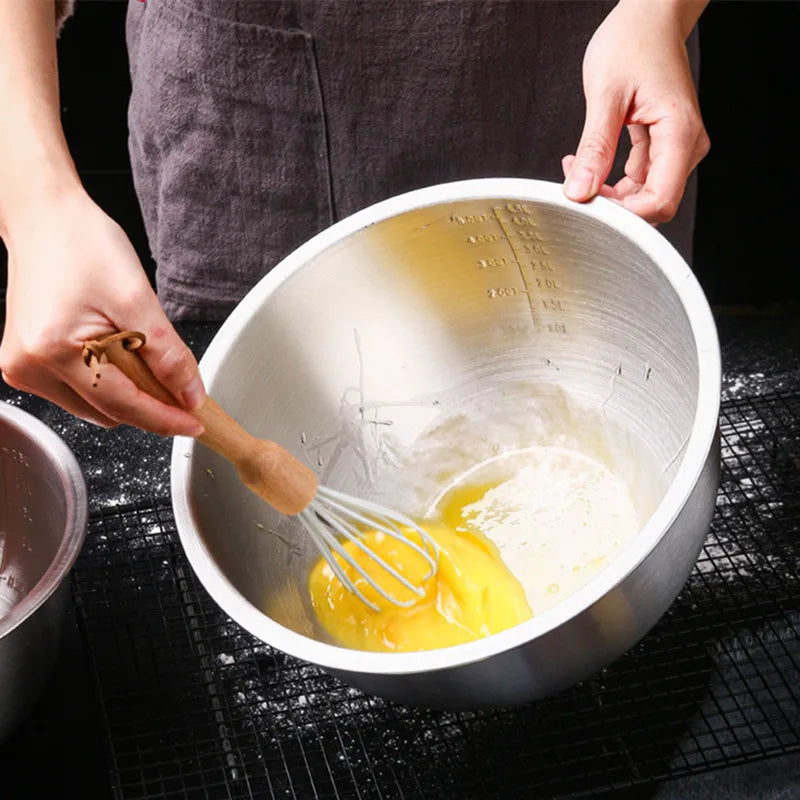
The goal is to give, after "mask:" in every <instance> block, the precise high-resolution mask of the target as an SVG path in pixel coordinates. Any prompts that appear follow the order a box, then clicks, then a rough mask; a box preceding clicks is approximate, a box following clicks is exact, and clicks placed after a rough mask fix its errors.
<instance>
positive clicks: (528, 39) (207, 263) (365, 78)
mask: <svg viewBox="0 0 800 800" xmlns="http://www.w3.org/2000/svg"><path fill="white" fill-rule="evenodd" d="M64 5H65V3H64V2H63V0H62V2H59V3H56V8H57V13H56V14H54V12H53V4H52V3H50V2H47V0H25V2H19V0H0V97H2V102H3V114H2V115H0V235H1V236H2V238H3V240H4V242H5V244H6V246H7V249H8V254H9V256H8V257H9V279H8V288H7V317H6V324H5V329H4V332H3V338H2V344H1V345H0V368H1V369H2V374H3V378H4V379H5V381H6V382H7V383H9V384H10V385H11V386H13V387H16V388H19V389H22V390H26V391H29V392H32V393H35V394H37V395H40V396H42V397H45V398H47V399H49V400H51V401H52V402H54V403H57V404H58V405H61V406H62V407H64V408H65V409H67V410H69V411H71V412H72V413H73V414H76V415H77V416H79V417H82V418H84V419H87V420H90V421H92V422H95V423H97V424H99V425H104V426H114V425H116V424H118V423H128V424H132V425H136V426H139V427H141V428H144V429H147V430H151V431H154V432H156V433H161V434H182V435H190V436H191V435H198V434H199V433H201V432H202V428H201V427H200V425H199V423H198V422H197V421H196V420H195V419H194V417H192V415H191V414H190V413H188V412H189V411H190V410H192V409H194V408H196V407H198V406H199V405H200V404H201V403H202V402H203V400H204V396H205V395H204V388H203V384H202V381H201V379H200V376H199V373H198V369H197V364H196V362H195V359H194V357H193V356H192V354H191V352H190V351H189V349H188V347H187V346H186V345H185V344H184V343H183V342H182V341H181V339H180V337H179V336H178V334H177V333H176V331H175V329H174V328H173V325H172V323H171V321H170V320H173V321H174V320H176V319H192V318H194V319H220V318H223V317H224V316H225V315H226V314H227V313H228V312H229V311H230V310H231V309H232V308H233V306H234V305H235V304H236V302H238V300H239V299H240V298H241V297H242V296H243V295H244V294H245V293H246V291H247V290H248V288H249V287H250V286H252V285H253V284H254V283H255V282H256V281H257V280H258V279H259V278H260V277H261V276H262V275H263V274H264V273H265V272H266V271H268V269H269V268H270V267H271V266H273V265H274V264H275V263H276V262H277V261H279V260H280V259H281V258H282V257H283V256H285V255H287V254H288V253H289V252H290V251H291V250H292V249H293V248H294V247H296V246H297V245H298V244H300V243H301V242H302V241H303V240H304V239H306V238H309V237H310V236H311V235H312V234H313V233H315V232H316V231H318V230H320V229H321V228H323V227H325V226H327V225H329V224H331V223H332V222H333V221H335V220H336V219H338V218H341V217H342V216H345V215H347V214H349V213H352V212H353V211H355V210H357V209H358V208H361V207H364V206H366V205H368V204H370V203H372V202H374V201H376V200H379V199H382V198H384V197H387V196H390V195H392V194H397V193H399V192H402V191H406V190H408V189H412V188H416V187H419V186H423V185H429V184H433V183H438V182H443V181H448V180H456V179H461V178H471V177H482V176H493V175H494V176H502V175H510V176H529V177H540V178H547V179H551V180H560V179H561V178H562V174H563V177H564V180H565V182H564V192H565V194H566V196H567V197H568V198H570V199H572V200H574V201H576V202H584V201H587V200H589V199H591V198H592V197H594V196H595V195H598V194H600V195H603V196H606V197H609V198H611V199H612V200H614V201H616V202H618V203H621V204H622V205H624V206H625V207H626V208H628V209H630V210H631V211H632V212H634V213H636V214H639V215H640V216H641V217H643V218H644V219H645V220H648V221H650V222H652V223H666V222H667V221H668V220H672V222H670V223H669V224H667V225H664V227H663V230H664V233H665V235H667V236H668V237H670V238H671V239H672V241H673V243H674V244H675V245H676V246H677V247H678V249H679V250H681V252H683V254H684V255H685V256H688V255H689V250H690V247H691V234H692V224H693V221H692V217H693V211H694V196H693V191H694V185H693V179H690V176H691V175H692V173H693V170H694V168H695V167H696V166H697V164H698V162H699V161H700V160H701V159H702V158H703V156H704V155H705V154H706V152H707V151H708V149H709V139H708V136H707V134H706V131H705V129H704V126H703V122H702V118H701V114H700V109H699V106H698V100H697V93H696V88H695V80H694V79H693V74H692V68H693V66H694V65H696V59H695V58H690V52H691V53H692V54H693V55H694V56H696V53H694V52H693V51H694V50H695V49H696V45H697V43H696V36H694V37H690V33H691V32H692V30H693V29H694V28H695V25H696V23H697V20H698V18H699V16H700V14H701V13H702V11H703V8H704V6H705V5H706V2H705V0H619V2H617V3H609V2H605V0H590V2H577V1H575V2H557V1H556V0H520V1H517V0H483V1H482V2H478V0H392V1H391V2H390V1H384V0H263V2H237V0H129V6H128V16H127V43H128V51H129V58H130V64H131V77H132V94H131V100H130V107H129V128H130V131H129V149H130V155H131V163H132V168H133V175H134V181H135V185H136V190H137V193H138V196H139V199H140V204H141V207H142V212H143V217H144V220H145V224H146V229H147V234H148V240H149V243H150V247H151V250H152V252H153V254H154V257H155V260H156V262H157V265H158V273H157V284H158V291H159V297H157V296H156V294H155V293H154V292H153V290H152V288H151V286H150V283H149V281H148V279H147V276H146V275H145V272H144V271H143V269H142V267H141V265H140V263H139V260H138V258H137V256H136V253H135V252H134V249H133V247H132V246H131V244H130V242H129V241H128V239H127V237H126V236H125V234H124V232H123V231H122V230H121V229H120V227H119V226H118V225H117V224H116V223H115V222H113V221H112V220H111V219H110V218H109V217H108V216H107V215H106V214H105V213H104V212H103V211H102V210H101V209H100V208H99V207H98V206H97V205H96V204H95V203H94V202H93V201H92V200H91V198H90V197H89V196H88V194H87V193H86V191H85V190H84V189H83V187H82V186H81V183H80V180H79V178H78V174H77V171H76V169H75V166H74V164H73V163H72V161H71V159H70V156H69V151H68V148H67V144H66V142H65V139H64V134H63V131H62V128H61V125H60V120H59V97H58V76H57V68H56V36H57V26H58V25H60V24H61V22H62V21H63V17H64V8H63V7H64ZM79 17H80V12H78V14H77V15H76V21H75V22H72V23H70V24H78V21H79V19H78V18H79ZM687 39H688V45H687ZM581 58H582V62H581ZM581 76H582V87H581ZM581 88H582V90H583V92H582V93H583V97H582V96H581ZM584 98H585V106H584ZM584 108H585V113H584ZM624 128H627V131H628V135H629V138H630V149H629V152H626V150H627V148H625V147H618V143H619V140H620V137H621V134H622V131H623V129H624ZM574 142H577V147H575V148H574V149H573V147H572V146H571V145H572V143H574ZM614 175H616V178H612V177H609V176H614ZM687 181H688V187H689V188H688V189H687V188H686V187H687ZM684 192H685V193H686V198H685V199H684V202H683V203H681V198H682V196H683V195H684ZM159 298H160V301H159ZM126 329H136V330H141V331H143V332H144V333H145V334H146V336H147V337H148V347H147V348H146V351H145V353H144V355H145V357H146V359H147V362H148V364H149V366H150V367H151V369H152V370H153V372H154V373H155V375H156V377H157V378H158V379H159V380H160V381H161V383H162V384H164V386H166V387H167V388H168V389H169V390H170V391H171V393H172V394H173V395H174V396H175V398H176V400H177V401H178V406H175V407H172V406H168V405H165V404H163V403H159V402H158V401H156V400H155V399H153V398H150V397H148V396H146V395H143V394H142V393H141V392H139V390H138V389H136V387H135V386H134V385H133V384H132V383H131V382H130V381H128V380H127V379H126V378H125V377H124V376H123V375H122V374H121V373H119V372H117V371H116V370H115V369H114V368H113V367H109V369H108V370H107V372H106V374H105V375H104V379H103V382H102V389H101V390H98V389H96V388H93V387H92V379H91V376H90V375H89V374H88V372H89V371H88V370H87V369H86V367H85V366H84V364H83V363H82V361H81V358H80V352H81V345H82V343H83V341H84V340H86V339H90V338H97V337H99V336H102V335H104V334H106V333H110V332H112V331H114V330H126Z"/></svg>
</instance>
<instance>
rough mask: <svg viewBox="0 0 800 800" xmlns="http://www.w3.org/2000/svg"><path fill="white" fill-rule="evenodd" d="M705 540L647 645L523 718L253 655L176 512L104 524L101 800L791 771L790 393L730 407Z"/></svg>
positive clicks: (461, 798) (83, 614)
mask: <svg viewBox="0 0 800 800" xmlns="http://www.w3.org/2000/svg"><path fill="white" fill-rule="evenodd" d="M720 425H721V434H722V458H723V471H722V486H721V489H720V493H719V498H718V505H717V513H716V515H715V518H714V521H713V524H712V528H711V532H710V535H709V538H708V541H707V543H706V545H705V548H704V551H703V554H702V556H701V557H700V559H699V561H698V563H697V565H696V567H695V570H694V572H693V573H692V575H691V578H690V579H689V581H688V583H687V585H686V587H685V588H684V590H683V591H682V593H681V594H680V596H679V597H678V599H677V600H676V601H675V603H674V604H673V605H672V607H671V608H670V609H669V611H668V612H667V614H666V615H665V616H664V617H663V619H662V620H661V621H660V622H659V623H658V625H657V626H656V627H655V628H654V629H653V630H652V631H651V632H650V633H649V634H648V635H647V636H646V637H645V639H644V640H643V641H642V642H641V643H640V644H639V645H637V646H636V647H635V648H634V649H633V650H631V651H630V652H628V653H627V654H626V655H624V656H623V657H622V658H620V659H619V660H618V661H616V662H615V663H614V664H613V665H611V666H610V667H609V668H607V669H605V670H603V671H602V672H600V673H598V674H597V675H596V676H594V677H593V678H592V679H591V680H587V681H585V682H584V683H582V684H580V685H578V686H577V687H575V688H573V689H571V690H569V691H567V692H563V693H561V694H559V695H557V696H555V697H552V698H549V699H547V700H544V701H541V702H538V703H534V704H530V705H527V706H523V707H519V708H513V709H502V710H492V711H479V712H477V711H476V712H442V711H427V710H419V709H412V708H406V707H403V706H399V705H396V704H393V703H390V702H387V701H384V700H381V699H378V698H374V697H369V696H366V695H364V694H362V693H361V692H359V691H357V690H355V689H352V688H349V687H347V686H345V685H343V684H342V683H340V682H339V681H337V680H336V679H334V678H332V677H330V676H328V675H326V674H325V673H324V672H322V671H321V670H319V669H318V668H316V667H313V666H311V665H308V664H304V663H302V662H299V661H296V660H294V659H292V658H290V657H288V656H285V655H283V654H282V653H280V652H277V651H275V650H273V649H271V648H270V647H267V646H266V645H264V644H263V643H261V642H259V641H257V640H255V639H254V638H253V637H251V636H250V635H249V634H247V633H245V632H244V631H242V630H241V629H240V628H239V627H238V626H237V625H236V624H234V623H233V622H232V621H231V620H230V619H228V618H227V617H226V616H225V614H224V613H223V612H221V611H220V610H219V608H218V607H217V606H216V605H215V603H214V602H213V601H212V600H211V599H210V598H209V597H208V595H207V594H206V592H205V591H204V589H203V588H202V587H201V586H200V584H199V582H198V581H197V580H196V578H195V576H194V574H193V572H192V571H191V569H190V567H189V566H188V563H187V561H186V559H185V557H184V554H183V551H182V548H181V546H180V544H179V542H178V538H177V535H176V531H175V525H174V521H173V518H172V513H171V510H170V508H169V505H168V504H167V503H164V502H159V503H154V504H152V505H148V506H128V507H116V508H108V509H105V510H101V511H100V512H98V513H96V514H95V515H94V516H93V517H92V519H91V522H90V531H89V535H88V538H87V541H86V546H85V548H84V550H83V553H82V555H81V557H80V560H79V562H78V565H77V568H76V571H75V573H74V584H73V585H74V598H75V603H76V610H77V616H78V620H79V624H80V629H81V634H82V636H83V639H84V644H85V646H86V649H87V652H88V654H89V660H90V662H91V669H92V670H93V672H94V677H95V680H96V686H97V693H98V697H99V700H100V704H101V710H102V715H103V719H104V722H105V725H106V727H107V738H108V747H109V764H110V774H111V783H112V787H113V792H114V796H115V797H116V798H124V799H125V800H128V799H129V798H130V799H131V800H133V799H134V798H136V799H137V800H138V799H139V798H203V800H216V798H221V799H222V798H224V799H225V800H235V799H237V798H290V799H291V800H305V799H306V798H360V799H361V800H371V799H372V798H378V799H379V800H404V799H405V798H426V799H427V798H435V799H436V800H449V799H451V798H452V800H468V799H470V798H508V797H511V796H512V793H516V794H517V795H518V796H525V797H529V796H541V795H544V796H549V797H555V798H560V797H584V796H598V795H602V794H603V793H604V792H607V793H611V794H613V793H614V792H618V791H619V790H620V789H622V788H623V787H632V786H636V785H644V784H650V783H654V782H656V781H659V780H662V779H664V778H667V777H676V776H681V775H688V774H692V773H699V772H706V771H709V770H712V769H717V768H720V767H723V766H727V765H732V764H737V763H743V762H746V761H753V760H756V759H763V758H766V757H768V756H771V755H776V754H780V753H789V752H795V751H799V750H800V572H799V568H800V535H798V533H800V531H799V530H798V528H799V527H800V522H798V520H799V519H800V394H772V395H769V396H763V397H758V398H749V399H743V400H735V401H731V402H728V403H726V404H724V405H723V409H722V415H721V420H720Z"/></svg>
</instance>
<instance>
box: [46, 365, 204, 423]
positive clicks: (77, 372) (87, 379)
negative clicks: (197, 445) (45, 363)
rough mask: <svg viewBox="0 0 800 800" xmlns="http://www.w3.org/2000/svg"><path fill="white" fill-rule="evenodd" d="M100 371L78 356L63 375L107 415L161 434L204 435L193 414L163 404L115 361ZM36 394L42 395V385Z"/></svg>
mask: <svg viewBox="0 0 800 800" xmlns="http://www.w3.org/2000/svg"><path fill="white" fill-rule="evenodd" d="M98 370H99V374H100V378H99V379H98V378H97V377H96V373H95V374H93V373H92V371H91V370H90V369H88V368H87V367H86V365H85V364H84V363H83V361H81V360H80V358H77V359H74V360H73V361H72V362H71V363H70V364H69V365H68V366H66V365H65V367H64V372H63V375H62V377H63V380H64V381H65V382H66V383H68V384H70V385H71V386H72V387H74V389H75V391H76V393H77V394H78V395H80V397H81V398H82V399H83V400H84V401H85V402H86V403H88V404H89V405H90V406H92V407H93V408H94V409H96V411H98V412H100V414H101V415H103V416H104V417H107V418H108V419H111V420H115V421H117V422H124V423H126V424H128V425H135V426H136V427H137V428H142V429H144V430H147V431H152V432H153V433H158V434H160V435H161V436H200V435H201V434H202V433H203V430H204V429H203V426H202V425H201V424H200V422H198V421H197V420H196V419H195V418H194V417H193V416H192V415H191V414H190V413H188V412H187V411H185V410H184V409H182V408H178V407H176V406H168V405H166V404H164V403H161V402H159V401H158V400H156V399H155V398H154V397H151V396H150V395H149V394H147V393H146V392H143V391H141V390H140V389H139V388H137V387H136V386H135V385H134V384H133V383H132V382H131V381H130V380H129V379H128V378H127V377H126V376H125V375H123V374H122V372H120V371H119V370H118V369H117V368H116V367H115V366H114V365H113V364H108V363H105V362H104V363H102V364H101V365H100V366H99V368H98ZM93 384H96V385H93ZM36 393H37V394H39V391H38V387H37V391H36Z"/></svg>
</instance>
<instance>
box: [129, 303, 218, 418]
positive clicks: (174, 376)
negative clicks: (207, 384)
mask: <svg viewBox="0 0 800 800" xmlns="http://www.w3.org/2000/svg"><path fill="white" fill-rule="evenodd" d="M114 319H115V322H116V323H117V326H118V327H119V329H120V330H127V329H130V330H140V331H142V333H144V334H145V336H146V337H147V342H146V344H145V346H144V347H143V348H142V349H141V351H140V355H141V357H142V358H143V359H144V360H145V361H146V362H147V365H148V366H149V367H150V369H151V371H152V372H153V374H154V375H155V377H156V378H157V379H158V381H159V383H161V384H162V386H164V387H165V388H166V389H167V390H169V392H170V393H171V394H172V395H173V397H175V399H176V400H177V401H178V402H179V403H180V404H181V405H183V407H184V408H186V409H188V410H190V411H194V410H195V409H197V408H199V407H200V406H201V405H202V404H203V401H204V400H205V398H206V392H205V388H204V387H203V381H202V379H201V377H200V371H199V370H198V367H197V361H196V360H195V357H194V355H192V351H191V350H190V349H189V348H188V347H187V345H186V344H185V343H184V341H183V340H182V339H181V338H180V336H178V334H177V332H176V331H175V329H174V328H173V327H172V324H171V323H170V322H169V320H168V319H167V318H166V316H165V314H164V312H163V310H162V309H161V306H160V305H159V303H158V300H157V299H156V297H155V295H154V294H153V293H152V292H150V291H149V289H148V291H147V292H145V293H143V296H142V297H140V298H138V299H136V300H134V301H133V302H129V303H127V304H125V305H123V306H120V307H119V308H118V309H116V310H115V316H114Z"/></svg>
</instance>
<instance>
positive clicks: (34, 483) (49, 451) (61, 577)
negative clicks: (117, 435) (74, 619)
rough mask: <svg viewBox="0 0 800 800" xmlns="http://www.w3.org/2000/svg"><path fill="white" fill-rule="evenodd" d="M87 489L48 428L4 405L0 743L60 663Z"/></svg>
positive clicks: (0, 425)
mask: <svg viewBox="0 0 800 800" xmlns="http://www.w3.org/2000/svg"><path fill="white" fill-rule="evenodd" d="M86 508H87V506H86V486H85V483H84V480H83V475H82V474H81V471H80V468H79V467H78V463H77V462H76V461H75V457H74V456H73V455H72V453H71V452H70V450H69V449H68V448H67V446H66V445H65V444H64V442H62V441H61V439H60V438H59V437H58V436H57V435H56V434H55V433H53V431H51V430H50V429H49V428H48V427H47V426H46V425H44V424H43V423H41V422H39V420H37V419H36V418H35V417H33V416H31V415H30V414H28V413H27V412H25V411H21V410H20V409H18V408H14V407H13V406H11V405H8V404H7V403H3V402H0V741H2V740H3V739H4V738H5V737H6V736H7V735H8V734H9V733H10V732H11V731H12V729H13V728H14V726H15V725H16V724H17V723H18V722H19V721H20V720H21V719H22V717H23V716H24V715H25V713H26V711H28V710H29V708H30V707H31V705H32V704H33V702H34V701H35V699H36V697H37V696H38V694H39V692H40V691H41V689H42V687H43V686H44V683H45V681H46V680H47V678H48V676H49V674H50V671H51V668H52V666H53V663H54V661H55V657H56V655H57V653H58V645H59V641H60V637H61V631H62V627H63V622H64V613H65V610H66V607H67V604H68V602H69V582H68V581H66V580H65V578H66V577H67V574H68V572H69V569H70V567H72V564H73V563H74V561H75V559H76V558H77V556H78V552H79V550H80V548H81V545H82V543H83V539H84V536H85V533H86Z"/></svg>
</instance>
